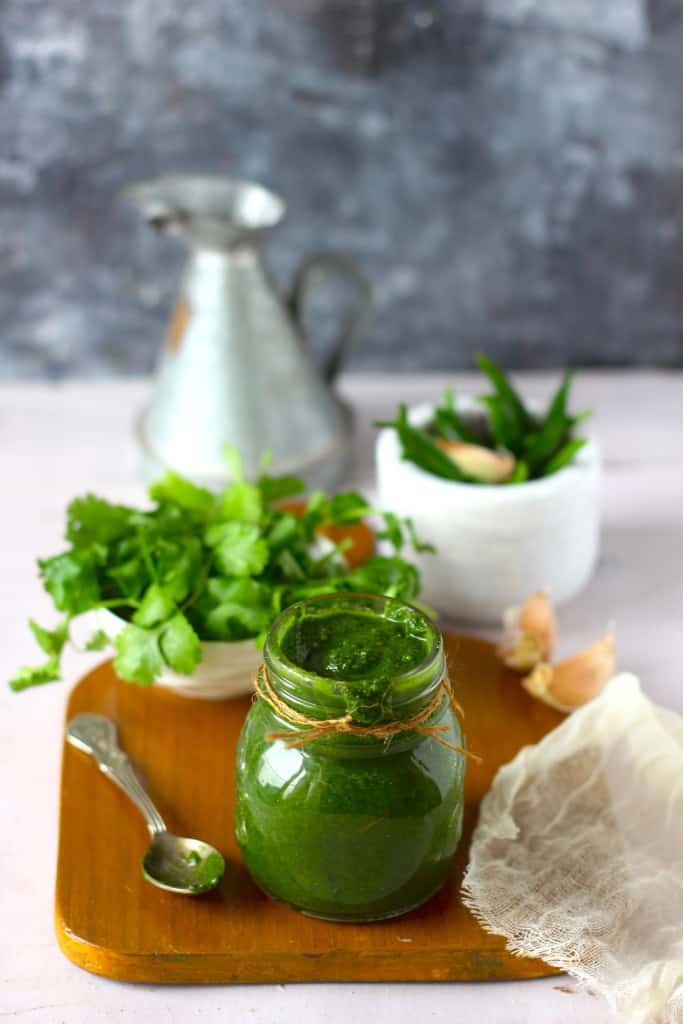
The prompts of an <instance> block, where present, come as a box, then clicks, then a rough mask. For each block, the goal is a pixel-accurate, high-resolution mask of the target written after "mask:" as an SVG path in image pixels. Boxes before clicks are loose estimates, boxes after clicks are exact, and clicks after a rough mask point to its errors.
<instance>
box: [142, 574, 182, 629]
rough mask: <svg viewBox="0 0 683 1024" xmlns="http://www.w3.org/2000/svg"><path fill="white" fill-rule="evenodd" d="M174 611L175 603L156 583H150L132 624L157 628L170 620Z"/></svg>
mask: <svg viewBox="0 0 683 1024" xmlns="http://www.w3.org/2000/svg"><path fill="white" fill-rule="evenodd" d="M176 610H177V609H176V604H175V601H174V600H173V598H172V597H171V595H170V594H169V592H168V591H167V590H166V589H165V588H164V587H161V586H159V584H158V583H151V584H150V585H149V587H148V588H147V590H146V591H145V596H144V597H143V599H142V602H141V604H140V607H139V608H138V609H137V611H136V612H135V614H134V615H133V622H134V623H135V625H136V626H145V627H149V626H157V625H158V624H159V623H160V622H164V621H165V620H166V619H168V618H170V616H171V615H173V613H174V612H175V611H176Z"/></svg>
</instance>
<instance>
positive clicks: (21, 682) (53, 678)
mask: <svg viewBox="0 0 683 1024" xmlns="http://www.w3.org/2000/svg"><path fill="white" fill-rule="evenodd" d="M61 678H62V677H61V675H60V672H59V661H58V659H57V658H56V657H53V658H49V659H48V661H46V662H45V664H44V665H38V666H36V667H35V668H29V667H28V666H26V665H25V666H24V667H23V668H20V669H19V671H18V672H17V674H16V675H15V677H14V678H13V679H10V681H9V686H10V689H11V690H14V692H15V693H19V692H20V691H21V690H28V688H29V687H30V686H41V685H42V684H43V683H56V682H57V681H58V680H59V679H61Z"/></svg>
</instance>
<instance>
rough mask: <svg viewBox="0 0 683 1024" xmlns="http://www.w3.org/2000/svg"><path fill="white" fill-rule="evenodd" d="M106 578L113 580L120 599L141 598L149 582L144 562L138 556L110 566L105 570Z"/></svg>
mask: <svg viewBox="0 0 683 1024" xmlns="http://www.w3.org/2000/svg"><path fill="white" fill-rule="evenodd" d="M107 576H109V577H110V578H111V579H112V580H114V582H115V583H116V585H117V587H118V589H119V591H120V593H121V595H122V597H124V598H130V599H133V600H137V599H138V598H139V597H140V596H141V594H142V592H143V590H144V589H145V586H146V585H147V582H148V580H149V574H148V572H147V567H146V565H145V560H144V558H142V557H140V556H136V557H135V558H129V559H127V560H126V561H125V562H121V563H120V564H119V565H113V566H111V568H108V569H107Z"/></svg>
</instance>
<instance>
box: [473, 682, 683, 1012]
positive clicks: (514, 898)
mask: <svg viewBox="0 0 683 1024" xmlns="http://www.w3.org/2000/svg"><path fill="white" fill-rule="evenodd" d="M463 895H464V898H465V902H466V903H467V905H468V906H469V907H470V908H471V909H472V910H473V911H474V913H475V915H476V916H477V917H478V918H479V920H480V921H481V922H482V924H483V925H484V927H486V928H487V929H488V930H489V931H493V932H496V933H498V934H501V935H505V936H506V937H507V939H508V947H509V948H510V949H512V950H514V951H515V952H517V953H520V954H522V955H528V956H538V957H541V958H542V959H543V960H545V961H546V962H547V963H549V964H553V965H555V966H556V967H560V968H562V969H564V970H566V971H568V972H570V973H571V974H572V975H573V976H574V977H575V978H577V979H578V980H579V981H581V982H582V983H584V984H586V985H587V986H589V987H590V988H591V989H592V990H594V991H597V992H601V993H602V994H603V995H604V996H606V997H607V999H608V1000H609V1002H610V1003H611V1005H612V1006H613V1008H614V1009H615V1010H616V1011H617V1012H619V1013H621V1014H623V1015H624V1016H625V1017H626V1018H627V1019H629V1020H632V1021H638V1022H643V1024H645V1022H647V1024H674V1022H675V1024H683V719H682V718H681V717H679V716H678V715H676V714H675V713H674V712H672V711H666V710H664V709H663V708H660V707H657V706H656V705H655V704H653V703H652V702H651V701H649V700H648V698H647V697H646V696H645V695H644V694H643V693H642V691H641V689H640V685H639V683H638V680H637V679H636V678H635V676H632V675H626V674H623V675H619V676H616V677H615V678H614V679H612V680H611V682H610V683H609V684H608V685H607V687H606V688H605V690H603V692H602V694H601V695H600V696H599V697H597V698H596V699H595V700H593V701H591V702H590V703H589V704H587V705H585V706H584V707H582V708H580V709H579V710H578V711H575V712H574V713H573V714H572V715H571V716H570V717H569V718H568V719H567V720H566V721H565V722H563V723H562V724H561V725H560V726H558V728H557V729H555V730H553V732H551V733H550V734H549V735H548V736H546V737H545V739H543V740H542V741H541V742H540V743H538V744H536V745H534V746H531V747H525V748H524V749H523V750H521V751H520V752H519V754H518V755H517V756H516V757H515V758H514V760H513V761H511V762H510V763H509V764H507V765H504V766H503V768H501V769H500V771H499V772H498V774H497V775H496V778H495V779H494V782H493V785H492V787H491V790H490V791H489V793H488V794H487V795H486V797H485V798H484V800H483V802H482V805H481V812H480V817H479V823H478V825H477V828H476V830H475V833H474V837H473V840H472V847H471V852H470V863H469V866H468V868H467V872H466V874H465V878H464V882H463Z"/></svg>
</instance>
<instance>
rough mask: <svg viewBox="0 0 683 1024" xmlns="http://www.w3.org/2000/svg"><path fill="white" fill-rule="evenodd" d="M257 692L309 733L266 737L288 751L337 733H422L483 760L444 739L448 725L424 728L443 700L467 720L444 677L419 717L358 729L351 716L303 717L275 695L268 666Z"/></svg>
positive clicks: (262, 671) (259, 673) (261, 674)
mask: <svg viewBox="0 0 683 1024" xmlns="http://www.w3.org/2000/svg"><path fill="white" fill-rule="evenodd" d="M254 689H255V690H256V693H257V694H258V696H259V697H260V698H261V700H263V701H265V702H266V704H268V705H269V706H270V707H271V708H272V709H273V711H275V713H276V714H277V715H278V716H279V717H280V718H284V720H285V721H286V722H290V723H291V725H296V726H299V727H302V728H304V729H306V732H305V733H304V734H303V735H302V736H299V737H297V738H295V739H292V734H291V733H290V732H270V733H268V734H267V736H266V739H267V740H268V741H269V742H270V741H272V740H287V743H286V746H287V747H302V746H304V744H306V743H311V742H312V741H313V740H317V739H320V738H321V737H323V736H330V735H332V734H334V733H346V734H347V735H350V736H376V737H377V738H378V739H387V740H388V739H391V737H392V736H396V735H397V734H398V733H402V732H419V733H421V734H422V735H423V736H429V737H431V739H434V740H436V742H437V743H440V744H441V746H442V747H448V749H449V750H453V751H455V753H456V754H463V755H464V756H465V757H471V758H473V759H474V760H475V761H481V758H480V757H478V756H477V755H476V754H472V753H470V752H469V751H467V750H465V749H464V748H463V747H458V746H456V745H455V744H454V743H451V742H450V740H447V739H445V738H444V736H443V733H447V732H448V730H449V727H448V726H447V725H425V722H427V720H428V719H429V718H431V716H432V715H433V714H434V712H435V711H437V710H438V709H439V708H440V707H441V704H442V702H443V699H444V697H445V698H446V699H447V700H448V702H449V704H450V705H451V707H452V708H453V710H454V712H455V713H456V714H459V715H461V716H463V717H464V712H463V710H462V708H461V707H460V705H459V704H458V702H457V700H456V699H455V695H454V693H453V690H452V689H451V686H450V683H449V682H448V678H447V676H445V675H444V676H443V678H442V680H441V682H440V684H439V686H438V687H437V689H436V692H435V693H434V696H433V697H432V698H431V700H430V701H429V702H428V703H427V704H425V706H424V707H423V708H421V709H420V710H419V711H418V712H417V713H416V714H414V715H411V716H410V718H403V719H393V720H392V721H390V722H379V723H378V724H377V725H359V724H358V723H357V722H354V721H353V717H352V716H351V715H349V714H346V715H341V716H340V717H339V718H323V719H319V718H309V717H308V716H307V715H303V714H301V712H300V711H297V710H296V709H295V708H293V707H292V706H291V705H290V704H287V703H286V701H284V700H282V698H281V697H280V696H278V694H277V693H276V692H275V690H274V689H273V686H272V684H271V682H270V676H269V675H268V669H267V668H266V666H265V664H262V665H261V666H260V667H259V669H258V671H257V672H256V677H255V679H254Z"/></svg>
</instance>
